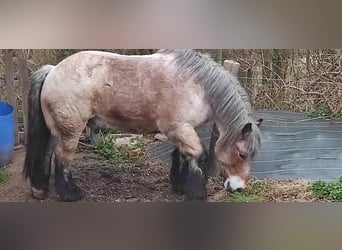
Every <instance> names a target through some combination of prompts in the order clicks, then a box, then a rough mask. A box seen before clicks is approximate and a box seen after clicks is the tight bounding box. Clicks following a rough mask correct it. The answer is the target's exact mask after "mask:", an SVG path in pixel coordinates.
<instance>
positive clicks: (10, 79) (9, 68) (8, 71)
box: [3, 53, 19, 144]
mask: <svg viewBox="0 0 342 250" xmlns="http://www.w3.org/2000/svg"><path fill="white" fill-rule="evenodd" d="M3 60H4V64H5V81H6V86H7V97H8V103H9V104H11V105H12V106H13V113H14V129H15V143H16V144H19V136H18V116H17V105H16V98H15V86H14V67H13V56H12V53H6V54H5V55H4V57H3Z"/></svg>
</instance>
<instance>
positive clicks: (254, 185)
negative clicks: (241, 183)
mask: <svg viewBox="0 0 342 250" xmlns="http://www.w3.org/2000/svg"><path fill="white" fill-rule="evenodd" d="M268 188H269V185H268V183H267V182H266V181H264V180H254V181H252V182H251V183H250V185H249V186H248V187H247V189H246V190H244V191H243V192H241V193H233V194H231V195H230V196H229V199H228V201H230V202H261V201H265V200H266V197H265V194H266V192H267V189H268Z"/></svg>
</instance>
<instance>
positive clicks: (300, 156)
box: [152, 111, 342, 182]
mask: <svg viewBox="0 0 342 250" xmlns="http://www.w3.org/2000/svg"><path fill="white" fill-rule="evenodd" d="M253 116H255V117H256V118H257V119H259V118H263V119H264V121H263V123H262V126H261V130H262V146H261V149H260V151H259V154H258V155H257V156H256V157H255V158H254V159H253V162H252V169H251V175H252V176H253V177H255V178H260V179H263V178H270V179H304V180H307V181H310V182H311V181H314V180H324V181H335V180H337V179H338V178H339V177H340V176H342V121H341V120H326V119H309V118H306V114H304V113H295V112H285V111H258V112H255V113H254V114H253ZM211 128H212V124H210V123H209V124H207V125H205V126H204V127H202V128H200V129H198V130H197V132H198V134H199V136H200V138H201V140H202V142H203V144H204V145H205V147H206V149H207V150H208V148H209V144H210V136H211ZM173 149H174V146H173V145H172V144H171V143H170V142H165V143H163V144H161V145H159V146H157V147H156V148H154V149H153V150H152V151H153V155H154V157H156V158H159V159H161V160H162V161H164V162H166V163H167V164H169V165H170V164H171V152H172V151H173Z"/></svg>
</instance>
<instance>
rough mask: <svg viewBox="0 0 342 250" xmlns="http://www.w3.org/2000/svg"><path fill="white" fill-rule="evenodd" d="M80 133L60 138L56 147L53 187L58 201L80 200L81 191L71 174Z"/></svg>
mask: <svg viewBox="0 0 342 250" xmlns="http://www.w3.org/2000/svg"><path fill="white" fill-rule="evenodd" d="M80 135H81V132H79V133H76V134H74V135H73V136H72V137H61V140H59V142H58V144H57V147H56V157H55V187H56V192H57V195H58V197H59V199H60V200H62V201H77V200H80V199H81V198H82V190H81V189H80V188H79V187H78V186H77V185H76V183H75V180H74V179H73V177H72V173H71V161H72V160H73V158H74V154H75V151H76V149H77V145H78V140H79V137H80Z"/></svg>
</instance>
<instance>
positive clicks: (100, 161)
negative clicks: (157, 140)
mask: <svg viewBox="0 0 342 250" xmlns="http://www.w3.org/2000/svg"><path fill="white" fill-rule="evenodd" d="M24 157H25V150H24V149H23V148H21V149H17V150H15V152H14V156H13V159H12V162H11V163H10V164H9V165H8V172H9V174H10V179H9V181H7V182H6V183H4V184H0V201H15V202H39V201H38V200H36V199H34V198H32V197H31V194H30V188H29V183H28V181H26V180H24V178H23V175H22V166H23V161H24ZM72 167H73V169H72V171H73V176H74V178H75V180H76V183H77V184H78V185H79V186H80V187H81V188H82V190H83V191H84V198H83V199H82V201H91V202H137V201H142V202H156V201H158V202H180V201H183V200H184V197H183V196H181V195H177V194H174V193H173V192H172V191H171V190H170V185H169V177H168V173H169V168H168V166H166V165H165V164H163V163H161V162H159V161H157V160H151V157H150V156H149V153H148V151H147V152H145V154H144V155H143V156H142V157H141V159H140V160H139V161H137V162H136V163H133V164H125V165H122V166H117V165H113V164H111V163H109V162H108V161H107V160H106V159H104V158H103V157H101V156H99V155H97V154H95V153H94V152H93V150H92V149H88V148H85V147H82V146H80V148H79V150H78V151H77V153H76V157H75V160H74V161H73V164H72ZM52 177H53V175H52ZM221 184H222V183H221V182H219V181H217V180H215V181H213V180H209V183H208V201H209V202H221V201H228V200H229V194H227V192H225V191H223V189H222V185H221ZM267 185H268V188H267V190H268V191H267V192H266V193H265V194H263V196H264V199H263V200H262V201H271V202H278V201H291V202H292V201H299V202H303V201H314V200H315V199H314V198H313V196H312V194H311V193H310V192H308V191H306V190H307V187H308V184H307V183H305V182H303V181H295V180H292V181H271V180H270V181H268V184H267ZM54 201H58V199H57V196H56V193H55V189H54V184H53V178H51V180H50V192H49V197H48V199H46V200H45V202H54Z"/></svg>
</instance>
